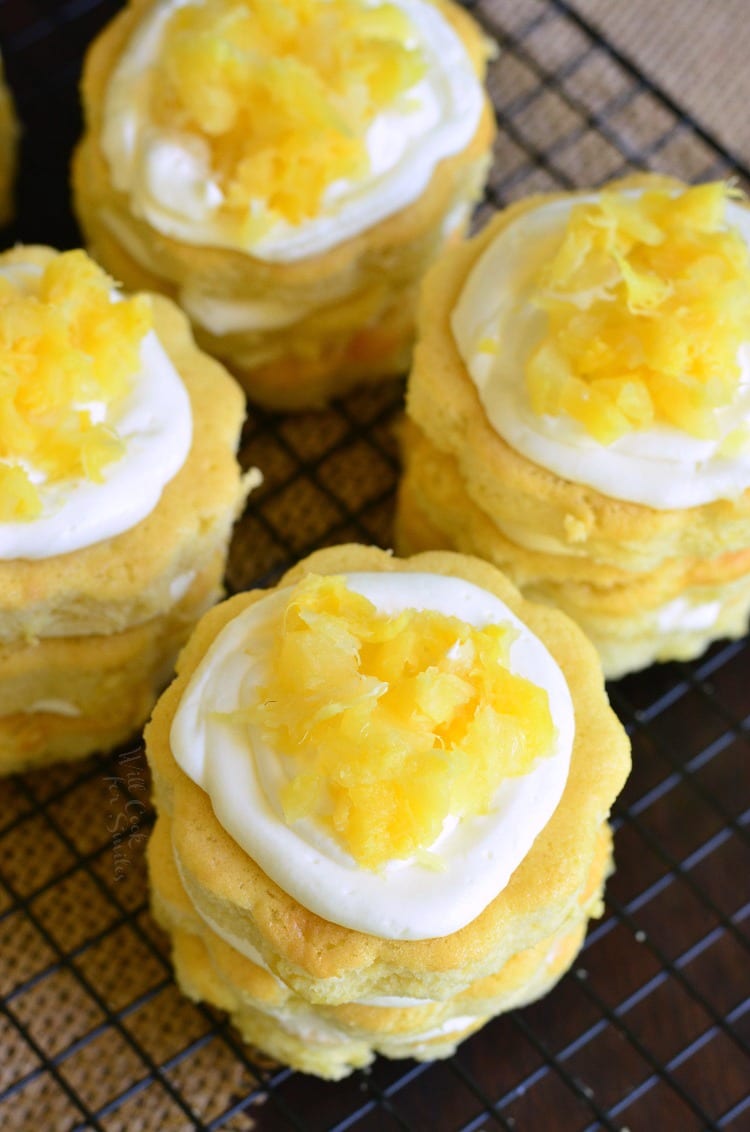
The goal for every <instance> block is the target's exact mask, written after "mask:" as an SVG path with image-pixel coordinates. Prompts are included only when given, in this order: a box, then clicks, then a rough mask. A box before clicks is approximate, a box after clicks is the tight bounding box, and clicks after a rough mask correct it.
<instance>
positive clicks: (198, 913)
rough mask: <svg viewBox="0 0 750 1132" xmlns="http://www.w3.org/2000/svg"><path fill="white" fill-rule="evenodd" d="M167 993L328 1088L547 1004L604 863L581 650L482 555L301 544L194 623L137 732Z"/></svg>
mask: <svg viewBox="0 0 750 1132" xmlns="http://www.w3.org/2000/svg"><path fill="white" fill-rule="evenodd" d="M146 751H147V756H148V759H149V763H150V765H151V768H152V771H153V781H154V791H155V800H156V804H157V809H158V815H159V816H158V819H157V822H156V827H155V831H154V835H153V838H152V840H151V843H150V846H149V865H150V877H151V891H152V906H153V910H154V913H155V916H156V918H157V920H158V922H159V923H160V924H161V925H162V927H164V929H165V930H166V931H167V932H168V933H169V935H170V937H171V941H172V947H173V959H174V965H175V971H176V975H177V979H178V982H179V984H180V986H181V987H182V989H183V990H184V992H185V993H186V994H187V995H189V996H190V997H191V998H193V999H196V1000H205V1001H207V1002H209V1003H212V1004H214V1005H215V1006H218V1007H220V1008H222V1009H225V1010H227V1011H228V1012H229V1013H230V1016H231V1018H232V1021H233V1022H234V1024H235V1025H236V1026H237V1028H238V1030H239V1031H240V1033H241V1034H242V1036H243V1038H244V1039H245V1040H246V1041H248V1042H249V1043H251V1044H253V1045H255V1046H257V1047H259V1048H260V1049H262V1050H264V1051H265V1052H266V1053H268V1054H270V1055H271V1056H273V1057H275V1058H277V1059H278V1060H280V1061H283V1062H286V1063H288V1064H289V1065H292V1066H294V1067H295V1068H298V1069H302V1070H304V1071H306V1072H310V1073H315V1074H317V1075H319V1076H321V1077H329V1078H338V1077H342V1076H345V1075H346V1074H347V1073H349V1072H350V1071H351V1070H352V1069H353V1068H356V1067H359V1066H363V1065H367V1064H368V1063H369V1062H370V1061H371V1060H372V1058H373V1056H374V1055H375V1054H376V1053H382V1054H385V1055H386V1056H388V1057H416V1058H419V1059H422V1060H429V1059H432V1058H436V1057H446V1056H448V1055H449V1054H450V1053H452V1052H453V1050H454V1049H455V1047H456V1044H457V1043H458V1042H459V1041H461V1040H462V1039H463V1038H464V1037H466V1036H467V1035H468V1034H470V1033H472V1032H473V1031H474V1030H476V1029H478V1028H479V1027H480V1026H481V1025H483V1023H484V1022H486V1021H487V1020H488V1019H489V1018H491V1017H492V1016H494V1015H495V1014H497V1013H499V1012H501V1011H504V1010H509V1009H511V1008H512V1007H515V1006H519V1005H522V1004H524V1003H526V1002H530V1001H532V1000H533V999H535V998H537V997H539V996H540V995H542V994H544V993H545V992H546V991H547V990H548V989H549V988H550V987H551V986H552V985H553V984H554V983H555V982H556V981H557V980H558V979H559V978H560V976H561V975H562V974H563V972H564V971H565V970H567V968H568V967H569V966H570V964H571V963H572V962H573V959H574V957H575V955H576V954H577V952H578V950H579V948H580V946H581V942H582V940H583V937H584V934H585V931H586V924H587V922H588V919H589V917H591V916H596V915H599V914H600V912H601V899H602V889H603V884H604V880H605V878H606V876H607V875H608V873H609V872H610V871H611V867H612V859H611V836H610V831H609V827H608V824H607V817H608V814H609V810H610V807H611V805H612V802H613V801H614V799H615V797H616V795H617V793H618V791H619V790H620V789H621V787H622V785H623V783H624V780H625V777H626V775H627V771H628V768H629V744H628V741H627V738H626V736H625V733H624V731H623V729H622V728H621V727H620V725H619V723H618V721H617V719H616V718H615V716H614V714H613V712H612V711H611V709H610V707H609V705H608V702H607V698H606V695H605V692H604V687H603V680H602V674H601V668H600V666H599V662H598V659H597V657H596V653H595V651H594V649H593V648H592V646H591V645H590V644H589V642H588V641H587V640H586V639H585V638H584V636H583V634H582V633H581V632H580V630H578V629H577V628H576V626H575V625H574V624H573V623H572V622H571V621H569V620H568V619H567V618H566V617H564V616H563V615H562V614H561V613H559V612H557V611H556V610H552V609H548V608H545V607H542V606H536V605H531V604H530V603H528V602H526V601H524V600H523V599H522V598H521V597H520V595H519V593H518V591H517V590H516V589H515V588H514V587H513V586H512V585H511V584H510V583H509V582H508V581H507V580H506V579H505V578H504V577H503V575H502V574H500V573H499V571H497V570H496V569H495V568H494V567H493V566H491V565H489V564H488V563H486V562H481V561H479V560H478V559H471V558H466V557H463V556H461V555H457V554H454V553H451V552H435V553H427V554H422V555H418V556H417V557H415V558H411V559H406V560H399V559H397V558H393V557H392V556H391V555H389V554H387V553H385V552H384V551H380V550H375V549H372V548H366V547H359V546H342V547H334V548H331V549H327V550H322V551H318V552H317V553H316V554H313V555H312V556H311V557H310V558H308V559H306V560H305V561H304V562H302V563H301V564H300V565H298V566H297V567H295V569H293V570H292V571H291V572H290V573H289V574H287V575H286V576H285V577H284V578H283V579H282V580H281V582H280V583H279V585H278V586H277V587H276V588H275V589H273V590H271V591H253V592H250V593H245V594H240V595H237V596H236V597H233V598H231V599H230V600H229V601H227V602H224V603H223V604H221V605H219V606H217V607H216V608H215V609H214V610H212V611H210V612H209V613H208V614H206V616H205V617H204V618H203V619H202V620H201V622H200V623H199V625H198V626H197V628H196V630H195V633H194V634H193V636H192V638H191V640H190V642H189V643H188V645H187V646H186V648H185V649H184V651H183V653H182V655H181V657H180V660H179V662H178V676H177V679H176V680H175V681H174V683H173V684H172V685H171V686H170V688H169V689H168V690H167V691H166V692H165V693H164V695H163V696H162V698H161V700H160V701H159V703H158V705H157V707H156V709H155V711H154V715H153V717H152V720H151V722H150V723H149V725H148V727H147V729H146Z"/></svg>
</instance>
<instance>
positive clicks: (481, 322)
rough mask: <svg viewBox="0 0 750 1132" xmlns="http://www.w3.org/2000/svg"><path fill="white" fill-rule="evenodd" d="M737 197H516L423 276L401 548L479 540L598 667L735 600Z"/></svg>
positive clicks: (632, 657)
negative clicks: (595, 653)
mask: <svg viewBox="0 0 750 1132" xmlns="http://www.w3.org/2000/svg"><path fill="white" fill-rule="evenodd" d="M749 245H750V211H748V210H747V208H746V207H745V206H744V204H743V203H742V202H741V201H740V200H739V199H738V194H737V193H735V192H734V191H733V190H731V189H728V188H727V187H726V186H725V185H722V184H706V185H700V186H697V187H694V188H688V187H687V186H685V185H683V184H681V183H680V182H677V181H674V180H672V179H667V178H661V177H656V176H641V177H638V178H632V179H629V180H627V181H621V182H617V183H614V184H612V185H610V186H609V187H607V188H605V189H603V190H601V191H600V192H598V193H583V192H581V193H569V194H559V195H552V196H538V197H532V198H530V199H529V200H526V201H523V202H521V203H519V204H516V205H513V206H512V207H510V208H508V209H507V210H506V211H505V212H503V213H501V214H500V215H498V216H497V217H496V218H495V219H494V220H493V221H492V222H491V223H490V224H489V225H488V226H487V228H486V229H485V231H484V232H482V234H481V235H480V236H478V237H477V238H476V239H474V240H472V241H469V242H467V243H465V244H464V246H462V247H460V248H457V249H455V250H454V251H452V252H449V253H447V254H446V256H445V257H444V259H443V260H442V261H441V263H440V264H439V265H438V266H437V267H436V268H435V270H434V271H433V272H432V273H431V276H430V278H429V280H428V281H427V283H426V285H425V290H424V296H423V305H422V314H421V340H420V342H419V345H418V347H417V350H416V353H415V359H414V366H413V370H412V373H411V377H410V379H409V390H408V397H407V401H408V418H409V419H408V421H407V424H406V428H405V430H404V443H403V448H404V462H405V474H404V478H403V481H402V486H401V491H400V500H399V509H398V517H397V536H396V537H397V545H398V546H399V548H400V549H401V550H402V552H404V553H406V552H413V551H415V550H422V549H426V548H429V547H431V548H448V547H450V548H453V549H456V550H459V551H463V552H465V553H472V554H477V555H480V556H482V557H484V558H487V559H488V560H489V561H491V562H493V563H495V564H496V565H498V566H499V567H500V568H501V569H503V570H505V571H506V572H507V573H508V575H509V576H510V577H511V578H512V579H513V581H514V582H515V583H516V584H517V585H519V586H520V587H521V589H522V591H523V592H524V594H525V595H526V596H527V597H529V598H531V599H532V600H538V601H543V602H546V603H549V604H552V605H556V606H559V607H560V608H561V609H562V610H564V611H565V612H567V613H568V614H570V616H572V617H573V618H574V619H575V620H576V621H577V622H578V623H579V624H580V625H581V626H582V628H583V629H584V630H585V631H586V633H587V634H588V635H589V636H590V638H591V639H592V640H593V642H594V644H595V645H596V647H597V649H598V650H599V653H600V655H601V658H602V662H603V666H604V670H605V674H606V675H608V676H611V677H616V676H620V675H622V674H624V673H626V672H629V671H632V670H635V669H638V668H641V667H643V666H645V665H647V664H650V663H651V662H652V661H655V660H669V659H683V660H684V659H689V658H691V657H694V656H697V655H699V654H700V653H701V652H702V651H703V650H704V649H705V648H706V646H707V645H708V644H709V643H710V642H711V641H714V640H716V639H718V638H721V637H738V636H741V635H742V634H743V633H744V632H745V631H746V628H747V621H748V612H749V611H750V250H749Z"/></svg>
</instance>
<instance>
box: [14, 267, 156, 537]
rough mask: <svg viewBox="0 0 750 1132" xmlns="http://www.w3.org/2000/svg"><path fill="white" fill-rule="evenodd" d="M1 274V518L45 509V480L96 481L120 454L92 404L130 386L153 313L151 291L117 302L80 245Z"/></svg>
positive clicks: (109, 400)
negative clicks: (33, 267) (37, 268)
mask: <svg viewBox="0 0 750 1132" xmlns="http://www.w3.org/2000/svg"><path fill="white" fill-rule="evenodd" d="M0 282H1V285H0V521H2V522H15V521H19V520H24V519H26V520H29V519H34V518H36V517H37V516H38V515H39V514H40V513H41V510H42V504H41V497H40V494H39V486H38V485H39V483H40V482H46V483H50V484H52V483H57V482H60V481H64V480H68V479H76V478H84V479H89V480H93V481H99V480H101V479H102V476H103V473H104V469H105V468H106V467H107V466H108V465H109V464H111V463H112V461H113V460H117V459H118V458H119V457H120V456H121V455H122V451H123V446H122V442H121V441H120V440H119V438H118V437H117V435H116V433H115V432H114V431H113V429H112V427H111V426H110V425H108V424H106V423H105V422H103V421H95V420H94V417H93V415H92V408H91V406H92V404H93V403H96V404H97V406H98V409H99V412H101V408H102V406H104V407H108V406H113V405H114V404H115V403H116V402H117V401H118V400H120V399H121V398H122V397H123V396H124V395H125V394H126V393H127V392H128V390H129V388H130V384H131V379H132V377H133V376H134V374H135V373H136V372H137V371H138V369H139V368H140V364H141V361H140V345H141V342H142V340H143V337H144V335H145V334H146V333H147V331H148V330H149V329H150V328H151V326H152V315H151V308H150V306H149V304H148V302H147V300H146V299H143V298H134V299H127V300H124V301H122V302H115V301H113V297H112V289H113V284H112V281H111V280H110V279H109V277H108V276H107V275H105V273H104V272H103V271H102V270H101V268H99V267H97V265H96V264H95V263H94V262H93V260H91V259H89V257H88V256H87V255H86V254H85V252H82V251H74V252H63V253H61V254H60V255H58V256H56V257H55V259H53V260H52V261H51V262H50V263H49V264H48V265H47V267H46V268H45V269H44V270H43V271H42V272H41V274H39V275H36V274H34V273H32V272H27V271H23V272H22V273H17V274H15V275H12V276H11V275H9V276H4V277H2V279H1V280H0ZM32 469H33V472H34V473H35V474H34V475H32V474H31V470H32Z"/></svg>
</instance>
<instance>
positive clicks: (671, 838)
mask: <svg viewBox="0 0 750 1132" xmlns="http://www.w3.org/2000/svg"><path fill="white" fill-rule="evenodd" d="M118 6H119V5H118V4H117V3H116V2H114V0H112V2H108V0H103V2H99V0H67V2H64V3H59V2H55V0H34V2H31V0H24V2H23V3H21V2H18V3H14V2H13V0H0V38H2V46H3V50H4V54H5V59H6V66H7V71H8V73H9V75H10V79H11V82H12V84H13V86H14V88H15V90H16V93H17V96H18V100H19V106H20V110H21V115H22V118H23V121H24V123H25V127H26V133H25V138H24V143H23V166H22V174H21V182H20V192H19V196H20V200H19V205H20V210H19V219H18V223H17V225H16V229H15V231H14V232H12V233H11V237H10V238H24V239H26V240H34V241H45V240H46V241H50V242H53V243H57V244H58V245H60V246H69V245H71V244H74V243H75V242H76V234H75V227H74V224H73V221H72V218H71V215H70V210H69V204H68V201H67V195H66V167H67V160H68V155H69V151H70V147H71V145H72V143H73V141H74V138H75V137H76V135H77V132H78V128H79V121H78V111H77V105H76V100H75V90H74V82H75V78H76V76H77V73H78V70H79V67H80V58H81V54H82V52H83V50H84V48H85V44H86V43H87V42H88V40H89V39H90V38H91V36H92V35H93V34H94V33H95V32H96V30H97V29H98V28H99V27H100V26H101V25H102V24H103V23H104V22H105V20H106V19H107V18H108V17H109V16H110V15H111V14H112V12H113V11H114V10H115V9H116V8H117V7H118ZM471 6H472V8H473V10H474V12H475V14H476V15H477V17H478V18H479V19H480V20H481V21H482V23H483V25H484V27H485V28H486V30H487V31H488V33H489V34H491V35H492V36H494V37H495V38H496V39H497V41H498V43H499V44H500V46H501V49H502V55H501V56H500V58H499V59H498V61H497V62H496V63H494V64H493V65H492V67H491V72H490V78H489V87H490V90H491V93H492V97H493V101H494V102H495V105H496V108H497V114H498V119H499V123H500V127H501V131H500V137H499V140H498V144H497V159H496V162H495V168H494V170H493V174H492V178H491V183H490V187H489V190H488V194H487V199H486V202H485V204H484V206H483V209H482V210H480V213H481V212H482V211H487V210H490V209H493V208H495V207H497V206H498V205H500V204H502V203H504V202H506V201H507V200H509V199H512V198H515V197H517V196H521V195H524V194H526V193H528V192H531V191H534V190H539V189H545V188H554V187H558V186H561V185H562V186H571V185H577V184H587V183H588V184H596V183H599V182H601V181H603V180H605V179H607V178H609V177H611V176H615V175H618V174H621V173H623V172H625V171H627V170H628V169H632V168H643V167H646V168H659V169H663V170H665V171H670V172H673V173H677V174H679V175H681V176H683V177H685V178H687V179H700V178H704V177H714V176H723V175H737V174H739V175H740V177H741V178H743V179H748V180H750V177H749V176H748V171H747V169H745V168H744V167H743V165H742V163H741V161H739V160H738V158H737V155H734V154H732V153H730V152H728V151H727V150H726V149H725V148H723V147H722V146H721V145H720V144H719V142H718V141H717V140H716V139H715V138H712V137H711V136H710V135H709V134H708V133H707V132H706V131H705V130H703V129H701V128H700V127H699V125H698V124H697V122H696V121H694V120H692V119H691V118H690V117H688V116H687V115H686V114H685V113H684V111H683V110H681V108H680V106H679V105H678V104H677V103H675V102H674V101H673V100H672V99H670V98H668V97H667V96H666V94H665V93H664V92H663V90H661V89H660V86H659V83H658V81H654V80H650V79H648V78H646V77H645V76H643V75H641V74H639V73H638V71H637V70H636V69H635V68H634V67H633V66H632V65H631V64H630V62H629V61H628V59H627V58H626V57H624V56H623V55H622V54H620V53H619V52H618V51H617V50H615V48H614V47H613V46H612V45H611V44H610V43H608V42H607V41H606V39H605V38H603V37H602V36H601V35H600V34H598V33H597V32H596V31H595V30H594V28H593V27H592V26H590V25H588V24H587V23H586V21H585V20H584V19H582V18H581V17H580V16H579V15H578V14H577V11H576V8H575V6H574V5H572V4H569V3H564V2H563V0H480V2H479V3H475V4H473V5H471ZM480 218H481V217H480ZM401 403H402V387H401V385H400V384H398V383H391V384H388V385H386V386H384V387H383V388H382V389H379V390H377V391H374V390H371V391H368V392H366V393H360V394H356V395H354V396H352V397H350V398H348V399H347V400H346V401H345V402H342V403H339V404H337V405H336V406H335V407H334V408H332V409H331V410H330V411H329V412H326V413H324V414H319V415H316V416H307V417H306V416H295V417H277V416H270V415H267V414H264V413H259V412H255V411H252V412H251V414H250V417H249V419H248V422H247V425H246V428H245V431H244V436H243V449H242V457H243V460H244V461H245V462H246V463H248V464H250V463H257V464H259V465H260V466H261V467H262V468H263V470H264V473H265V476H266V481H265V484H264V486H263V488H262V489H261V491H260V492H258V493H257V494H254V495H253V496H252V499H251V503H250V506H249V509H248V512H247V514H246V515H245V516H244V517H243V519H242V521H241V522H240V524H239V526H238V529H237V534H236V537H235V540H234V544H233V548H232V554H231V558H230V565H229V584H230V586H231V588H233V589H240V588H244V587H246V586H249V585H252V584H258V583H259V582H260V583H261V584H263V583H265V582H267V581H269V580H272V579H273V577H274V576H275V575H276V574H277V573H278V572H279V571H280V570H281V569H282V568H283V567H284V566H286V565H287V564H288V563H289V562H291V561H293V560H294V559H296V558H298V557H299V556H300V555H302V554H305V553H306V552H308V551H309V550H311V549H312V548H314V547H316V546H320V545H323V544H326V543H331V542H340V541H345V540H348V539H357V540H360V541H370V542H376V543H379V544H381V545H388V542H389V537H390V535H389V532H390V521H391V512H392V499H393V490H394V486H395V483H396V479H397V475H398V458H397V448H396V444H395V440H394V426H395V424H396V422H397V418H398V414H399V411H400V407H401ZM749 662H750V646H748V645H747V644H746V643H742V642H740V643H737V644H733V645H724V646H716V647H715V648H714V649H713V650H712V651H711V652H710V653H709V654H708V655H707V656H706V657H704V658H703V659H702V660H701V661H700V662H699V663H696V664H694V665H690V666H688V665H674V664H673V665H666V666H662V667H659V668H656V669H652V670H650V671H648V672H646V673H642V674H640V675H638V676H633V677H630V678H628V679H627V680H624V681H621V682H620V683H619V684H617V685H613V686H612V687H611V689H610V691H611V697H612V701H613V704H614V706H615V708H616V710H617V711H618V713H619V714H620V716H621V718H622V719H623V721H624V722H625V724H626V726H627V727H628V730H629V732H630V734H631V736H632V740H633V747H634V770H633V774H632V777H631V779H630V781H629V783H628V785H627V787H626V789H625V792H624V794H623V796H622V798H621V799H620V801H619V803H618V805H617V807H616V811H615V825H616V830H617V833H616V856H617V864H618V871H617V873H616V874H615V876H614V877H613V878H612V880H611V882H610V884H609V887H608V892H607V909H606V913H605V916H604V917H603V919H602V920H601V921H600V922H599V923H598V924H596V925H595V926H594V927H593V929H592V930H591V932H590V933H589V937H588V940H587V943H586V946H585V949H584V951H583V952H582V954H581V956H580V958H579V960H578V963H577V965H576V968H575V970H574V971H573V972H572V973H571V974H570V975H569V976H568V977H567V978H566V979H564V980H563V982H562V983H561V984H560V985H559V987H558V988H557V989H556V990H555V991H554V992H553V993H552V994H551V995H550V996H548V997H547V998H546V999H545V1000H543V1001H542V1002H540V1003H538V1004H536V1005H534V1006H532V1007H530V1008H528V1009H526V1010H525V1011H523V1012H521V1013H518V1014H513V1015H510V1016H507V1017H504V1018H500V1019H498V1020H496V1021H495V1022H493V1023H492V1024H490V1025H489V1026H487V1027H486V1028H485V1029H484V1030H483V1031H482V1032H481V1033H480V1034H478V1035H476V1036H475V1037H473V1038H471V1039H470V1040H469V1041H468V1042H466V1043H465V1044H464V1045H463V1046H462V1047H461V1048H460V1050H459V1052H458V1054H457V1055H456V1056H455V1057H454V1058H452V1059H451V1060H450V1061H447V1062H443V1063H438V1064H435V1065H431V1066H429V1065H415V1064H413V1063H411V1062H386V1061H383V1060H380V1061H378V1062H377V1063H376V1064H375V1066H374V1067H373V1068H372V1070H371V1071H370V1072H367V1073H360V1074H356V1075H354V1076H353V1077H352V1078H350V1079H349V1080H347V1081H345V1082H342V1083H339V1084H335V1085H331V1084H324V1083H322V1082H318V1081H316V1080H314V1079H313V1078H309V1077H305V1076H302V1075H300V1074H296V1073H292V1072H290V1071H288V1070H284V1069H282V1070H280V1069H278V1068H276V1067H273V1066H271V1065H269V1064H267V1063H265V1062H264V1061H263V1060H262V1059H258V1058H257V1057H256V1056H254V1055H252V1054H251V1053H250V1052H249V1051H248V1050H247V1049H244V1048H243V1047H242V1045H241V1044H240V1043H239V1041H238V1039H237V1037H236V1035H235V1034H234V1033H233V1032H232V1031H231V1029H230V1028H228V1027H227V1026H226V1024H225V1022H224V1021H223V1019H222V1018H221V1016H220V1015H218V1014H217V1013H215V1012H213V1011H211V1010H209V1009H206V1008H203V1007H200V1006H194V1005H192V1004H190V1003H188V1002H187V1001H185V1000H184V999H182V998H181V996H180V995H179V994H178V992H177V991H176V989H175V987H174V985H173V983H172V981H171V978H170V970H169V963H168V956H167V954H166V948H165V941H164V939H163V937H162V936H161V935H160V934H159V933H158V931H157V930H156V929H155V928H154V927H153V925H152V923H151V921H150V919H149V916H148V906H147V891H146V880H145V871H144V867H143V843H144V841H145V838H146V836H147V834H148V830H149V828H150V824H151V820H152V818H151V813H150V810H149V805H148V783H147V769H146V765H145V759H144V756H143V752H142V750H141V749H140V748H139V747H137V746H136V747H133V748H132V749H126V750H122V751H119V752H115V753H114V754H112V755H111V756H110V757H109V758H107V759H106V760H105V761H101V760H89V761H88V762H86V763H83V764H80V765H77V766H74V767H67V768H57V769H54V770H51V771H48V772H45V773H42V774H36V775H28V776H25V777H22V778H18V779H14V780H10V781H5V782H2V783H0V1127H2V1128H3V1129H4V1130H8V1132H11V1130H12V1132H16V1130H18V1132H31V1130H37V1129H42V1128H44V1129H50V1130H53V1132H66V1130H68V1129H99V1130H105V1132H119V1130H122V1132H130V1130H135V1129H138V1130H152V1129H153V1130H157V1129H158V1130H159V1132H161V1130H171V1129H231V1130H235V1132H249V1130H251V1129H258V1130H268V1132H272V1130H277V1129H278V1130H286V1129H299V1130H304V1132H318V1130H321V1132H322V1130H323V1129H335V1130H337V1132H344V1129H353V1130H356V1132H369V1130H377V1132H389V1130H390V1129H394V1130H396V1129H401V1130H413V1132H420V1130H423V1129H430V1132H432V1130H435V1132H458V1130H462V1132H473V1130H475V1129H491V1128H495V1127H499V1128H505V1129H520V1130H524V1132H526V1130H531V1132H538V1130H540V1129H544V1130H545V1132H557V1130H560V1132H579V1130H581V1132H583V1130H585V1132H592V1130H593V1129H598V1128H606V1129H619V1130H621V1132H622V1130H623V1129H631V1130H632V1132H635V1130H636V1129H649V1130H650V1129H652V1128H660V1129H665V1130H667V1132H671V1130H673V1129H675V1130H677V1129H679V1130H680V1132H683V1130H684V1132H691V1130H693V1129H696V1130H704V1129H714V1128H716V1129H719V1128H720V1129H731V1130H733V1132H741V1130H742V1129H748V1128H750V1059H749V1058H748V1054H749V1053H750V1010H749V1009H748V1007H749V1006H750V963H749V962H748V943H749V940H748V933H747V924H748V912H750V902H749V898H750V885H748V877H750V852H749V846H748V841H749V839H748V832H747V818H748V813H749V812H750V811H749V810H748V806H749V805H750V796H749V795H750V789H749V785H750V784H749V778H750V776H749V775H748V770H747V767H748V765H749V764H748V754H749V752H748V750H747V747H748V725H749V724H750V715H749V714H748V713H749V712H750V693H749V688H750V681H749V679H748V677H749V675H750V664H749ZM124 825H127V827H128V839H127V840H125V841H118V833H121V832H122V830H123V826H124Z"/></svg>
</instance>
